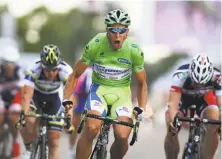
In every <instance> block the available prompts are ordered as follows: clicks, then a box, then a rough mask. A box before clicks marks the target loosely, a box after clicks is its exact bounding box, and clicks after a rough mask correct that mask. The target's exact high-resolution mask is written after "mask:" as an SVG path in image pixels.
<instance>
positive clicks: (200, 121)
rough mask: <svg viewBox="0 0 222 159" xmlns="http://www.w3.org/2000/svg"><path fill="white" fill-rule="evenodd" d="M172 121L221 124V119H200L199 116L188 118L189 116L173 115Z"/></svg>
mask: <svg viewBox="0 0 222 159" xmlns="http://www.w3.org/2000/svg"><path fill="white" fill-rule="evenodd" d="M174 121H175V122H176V123H177V122H178V121H184V122H190V123H203V124H213V125H221V120H213V119H206V118H203V119H200V118H190V117H178V116H177V117H175V118H174Z"/></svg>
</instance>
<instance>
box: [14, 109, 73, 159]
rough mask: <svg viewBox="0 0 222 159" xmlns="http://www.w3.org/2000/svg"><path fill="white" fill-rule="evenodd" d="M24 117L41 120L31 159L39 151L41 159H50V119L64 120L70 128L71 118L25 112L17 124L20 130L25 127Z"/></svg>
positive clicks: (33, 158)
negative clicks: (48, 136)
mask: <svg viewBox="0 0 222 159" xmlns="http://www.w3.org/2000/svg"><path fill="white" fill-rule="evenodd" d="M24 117H33V118H38V119H40V123H39V136H38V138H37V140H36V145H35V148H34V149H33V151H32V154H31V159H35V158H36V155H37V152H38V149H39V156H38V157H39V159H48V147H47V127H48V120H49V119H64V120H66V124H64V126H67V127H69V126H70V122H71V117H70V116H68V117H64V116H57V115H48V114H24V112H22V113H21V115H20V120H19V122H18V123H17V124H16V127H17V128H18V127H19V126H20V125H22V126H23V127H24V126H25V125H24V124H22V120H21V119H24Z"/></svg>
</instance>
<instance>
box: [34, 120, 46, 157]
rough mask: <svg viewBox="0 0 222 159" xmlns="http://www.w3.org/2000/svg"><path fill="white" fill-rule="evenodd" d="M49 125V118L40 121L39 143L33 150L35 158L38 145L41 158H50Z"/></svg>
mask: <svg viewBox="0 0 222 159" xmlns="http://www.w3.org/2000/svg"><path fill="white" fill-rule="evenodd" d="M47 127H48V121H47V119H44V118H43V119H40V122H39V137H38V139H37V143H36V145H35V148H34V151H32V155H31V159H35V158H36V155H37V152H38V147H39V146H40V149H39V154H40V156H39V158H40V159H47V158H48V152H47V136H46V135H47Z"/></svg>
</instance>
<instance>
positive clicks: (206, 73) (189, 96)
mask: <svg viewBox="0 0 222 159" xmlns="http://www.w3.org/2000/svg"><path fill="white" fill-rule="evenodd" d="M221 84H222V81H221V73H220V70H218V69H217V68H214V67H213V64H212V62H211V61H210V59H209V57H208V56H206V55H197V56H195V57H194V58H193V59H192V61H191V63H190V64H185V65H182V66H180V67H179V68H178V69H177V70H176V72H175V73H174V75H173V80H172V85H171V89H170V96H169V101H168V105H167V111H166V115H165V116H166V123H167V129H168V128H169V127H170V129H168V131H167V134H166V137H165V143H164V147H165V153H166V158H167V159H177V157H178V154H179V140H178V134H177V135H175V136H173V135H172V133H171V132H176V131H177V130H176V129H175V128H174V126H173V124H172V123H173V121H174V118H175V115H176V114H177V112H178V106H179V111H180V112H179V114H180V115H181V116H182V117H183V116H185V115H186V112H184V111H183V110H184V109H185V110H187V108H188V107H189V106H191V105H196V112H197V114H198V116H199V117H200V118H208V119H214V120H219V109H218V106H219V107H221V94H222V92H221ZM214 91H215V95H214ZM169 130H171V131H169ZM217 130H218V126H215V125H206V135H205V138H204V142H203V146H202V151H201V152H202V154H201V159H212V158H213V156H214V154H215V152H216V150H217V146H218V132H217Z"/></svg>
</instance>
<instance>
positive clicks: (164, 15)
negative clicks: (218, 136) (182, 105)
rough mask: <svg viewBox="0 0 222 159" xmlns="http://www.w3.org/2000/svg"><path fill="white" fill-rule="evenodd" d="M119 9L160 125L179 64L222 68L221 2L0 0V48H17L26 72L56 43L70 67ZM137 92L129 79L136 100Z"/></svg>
mask: <svg viewBox="0 0 222 159" xmlns="http://www.w3.org/2000/svg"><path fill="white" fill-rule="evenodd" d="M117 8H120V9H123V10H125V11H127V12H128V13H129V14H130V16H131V19H132V25H131V26H130V35H132V36H134V37H135V38H136V39H137V41H138V42H139V44H140V45H141V47H142V49H143V51H144V57H145V69H146V72H147V83H148V88H149V102H148V105H149V106H150V107H152V108H153V112H154V113H155V116H156V117H157V118H156V120H157V121H158V122H159V123H161V124H164V106H165V104H166V100H167V98H168V91H169V88H170V84H171V77H172V74H173V72H174V70H175V69H176V68H177V67H178V66H179V65H182V64H184V63H188V62H189V61H190V59H191V57H192V56H193V55H195V54H198V53H205V54H207V55H208V56H209V57H210V58H211V59H212V61H213V63H214V65H215V66H216V67H218V68H221V1H178V2H177V1H142V0H137V1H129V0H121V1H81V0H76V1H74V0H69V1H68V0H64V1H55V0H32V1H30V0H19V1H16V0H1V1H0V46H1V45H5V44H10V45H13V46H15V47H17V48H18V49H19V50H20V54H21V58H20V60H19V64H20V65H21V66H23V67H24V68H26V67H27V66H29V65H31V64H32V62H33V61H34V60H35V59H38V58H39V52H40V51H41V48H42V46H43V45H45V44H49V43H52V44H56V45H58V46H59V48H60V51H61V52H62V56H63V59H64V60H65V61H67V62H68V63H69V64H70V65H73V64H74V63H75V62H76V61H77V60H78V59H79V57H80V55H81V51H82V49H83V47H84V46H85V45H86V44H87V43H88V41H89V40H90V39H91V38H93V37H94V36H95V35H96V34H97V33H99V32H105V25H104V23H103V20H104V16H105V15H106V14H107V13H108V12H109V11H111V10H113V9H117ZM0 50H1V49H0ZM135 88H136V85H135V80H134V78H133V83H132V93H133V96H134V97H135V95H134V94H136V91H135ZM133 101H134V102H135V104H136V99H133ZM149 113H150V114H149ZM149 113H148V116H150V115H151V114H152V112H149ZM162 133H163V132H162ZM162 136H163V137H162V139H163V138H164V134H162ZM185 139H186V138H185ZM160 146H162V147H163V140H162V141H161V143H160ZM161 151H162V150H161ZM132 153H135V152H133V150H132Z"/></svg>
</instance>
